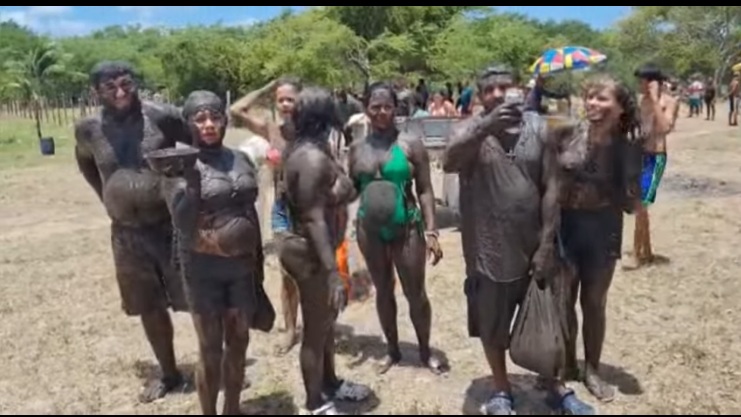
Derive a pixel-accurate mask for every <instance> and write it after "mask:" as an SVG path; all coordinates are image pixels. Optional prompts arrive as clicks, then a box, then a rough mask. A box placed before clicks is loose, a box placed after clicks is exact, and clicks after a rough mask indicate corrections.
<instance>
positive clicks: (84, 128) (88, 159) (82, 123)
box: [75, 119, 103, 201]
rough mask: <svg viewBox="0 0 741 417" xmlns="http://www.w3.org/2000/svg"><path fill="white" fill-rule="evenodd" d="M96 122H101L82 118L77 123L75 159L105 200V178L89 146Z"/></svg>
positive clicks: (94, 189)
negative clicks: (101, 174)
mask: <svg viewBox="0 0 741 417" xmlns="http://www.w3.org/2000/svg"><path fill="white" fill-rule="evenodd" d="M96 123H99V122H98V121H97V120H95V119H82V120H78V121H77V123H75V160H76V161H77V167H78V168H79V169H80V173H81V174H82V176H83V178H85V181H87V183H88V184H89V185H90V187H91V188H92V189H93V191H95V194H96V195H97V196H98V198H99V199H100V200H101V201H103V179H102V178H100V172H99V171H98V166H97V164H96V163H95V158H94V157H93V153H92V152H91V151H90V147H89V143H90V141H91V140H92V134H93V133H92V128H93V127H94V125H95V124H96Z"/></svg>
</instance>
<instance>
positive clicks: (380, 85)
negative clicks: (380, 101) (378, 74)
mask: <svg viewBox="0 0 741 417" xmlns="http://www.w3.org/2000/svg"><path fill="white" fill-rule="evenodd" d="M379 90H386V91H388V93H389V94H390V95H391V100H392V101H393V102H394V107H397V106H398V105H399V99H398V97H397V96H396V91H395V90H394V87H392V86H391V84H389V83H387V82H385V81H376V82H374V83H372V84H371V85H369V86H368V88H366V90H365V97H363V105H365V108H366V109H367V108H368V104H369V103H370V99H371V96H372V95H373V93H375V92H376V91H379Z"/></svg>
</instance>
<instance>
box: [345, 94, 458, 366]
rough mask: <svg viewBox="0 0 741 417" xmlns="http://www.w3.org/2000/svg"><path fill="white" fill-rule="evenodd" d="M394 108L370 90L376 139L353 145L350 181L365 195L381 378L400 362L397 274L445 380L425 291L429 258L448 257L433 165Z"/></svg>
mask: <svg viewBox="0 0 741 417" xmlns="http://www.w3.org/2000/svg"><path fill="white" fill-rule="evenodd" d="M396 105H397V100H396V95H395V94H394V91H393V89H392V88H391V86H389V85H387V84H385V83H374V84H372V85H371V86H370V87H369V89H368V97H367V99H366V112H367V114H368V118H369V120H370V125H371V131H370V133H369V134H368V135H367V136H366V137H365V138H364V139H363V140H360V141H357V142H355V143H353V145H352V146H351V147H350V155H349V170H350V175H351V177H352V179H353V182H354V184H355V187H356V189H357V190H358V192H359V194H360V202H359V207H358V213H357V234H358V245H359V246H360V250H361V252H362V254H363V257H364V258H365V262H366V264H367V266H368V272H369V273H370V276H371V278H372V280H373V284H374V285H375V287H376V309H377V310H378V316H379V319H380V321H381V327H382V329H383V333H384V335H385V337H386V342H387V343H388V357H387V358H386V360H385V361H384V362H383V364H382V365H381V367H380V368H379V369H378V371H379V372H380V373H385V372H387V371H388V370H389V369H390V368H391V367H393V366H394V365H396V364H398V363H399V361H400V360H401V351H400V350H399V332H398V328H397V323H396V315H397V311H396V300H395V296H394V286H395V285H394V283H395V280H394V268H396V271H397V272H398V274H399V279H400V281H401V286H402V288H403V291H404V295H405V296H406V298H407V301H408V302H409V314H410V316H411V319H412V324H413V325H414V330H415V332H416V333H417V339H418V342H419V355H420V359H421V360H422V363H423V364H424V365H425V366H427V367H428V368H429V369H430V370H432V371H433V372H434V373H443V372H444V371H445V369H446V367H447V365H446V364H444V363H443V362H442V361H441V358H437V357H435V356H433V354H432V351H431V348H430V331H431V325H432V309H431V307H430V300H429V299H428V298H427V291H426V288H425V269H426V267H425V263H426V259H427V257H428V256H429V257H430V258H431V259H432V264H433V265H436V264H437V263H438V262H439V261H440V259H442V256H443V253H442V250H441V249H440V245H439V243H438V240H437V239H438V232H437V228H436V226H435V197H434V195H433V189H432V181H431V179H430V160H429V156H428V154H427V149H426V148H425V145H424V142H423V140H422V138H420V137H417V136H414V137H408V136H406V135H404V134H400V133H399V131H398V130H397V128H396V126H395V124H394V114H395V110H396ZM413 191H416V194H417V198H416V199H418V200H419V206H418V205H417V202H416V199H415V197H414V192H413Z"/></svg>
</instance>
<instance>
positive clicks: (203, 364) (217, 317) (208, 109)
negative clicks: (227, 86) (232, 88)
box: [165, 91, 275, 415]
mask: <svg viewBox="0 0 741 417" xmlns="http://www.w3.org/2000/svg"><path fill="white" fill-rule="evenodd" d="M183 117H184V118H185V119H186V121H187V123H188V125H189V126H190V129H191V131H192V132H193V135H194V137H195V138H196V140H195V141H194V145H195V146H196V147H197V148H199V149H200V152H199V154H198V160H197V161H196V165H195V169H194V170H192V171H190V172H187V173H184V175H183V176H182V177H175V178H172V177H166V178H165V184H167V185H169V187H166V188H165V189H166V190H169V192H167V195H168V206H169V207H170V210H171V212H172V217H173V222H174V224H175V229H176V231H177V234H178V250H179V251H178V254H179V256H178V258H179V259H180V261H181V265H182V266H183V268H182V270H183V282H184V285H185V290H186V295H187V297H188V302H189V305H190V310H191V315H192V317H193V324H194V325H195V329H196V335H197V336H198V344H199V351H200V352H199V353H200V357H199V362H198V367H197V370H196V387H197V389H198V399H199V401H200V403H201V410H202V411H203V414H204V415H215V414H216V402H217V398H218V395H219V389H220V388H221V386H222V381H223V386H224V411H223V414H226V415H236V414H239V413H240V410H239V407H240V394H241V391H242V387H243V382H244V367H245V354H246V351H247V345H248V343H249V340H250V337H249V336H250V332H249V329H250V328H257V329H259V330H263V331H269V330H270V329H271V328H272V325H273V321H274V320H275V311H273V309H272V305H270V300H269V299H268V298H267V296H266V295H265V292H264V290H263V288H262V281H263V276H264V273H263V261H264V257H263V252H262V239H261V236H260V226H259V224H258V219H257V210H256V209H255V200H256V198H257V190H258V188H257V176H256V174H257V173H256V172H255V167H254V165H253V164H252V162H251V161H250V160H249V158H248V157H247V156H246V155H245V154H243V153H242V152H239V151H235V150H232V149H230V148H227V147H226V146H224V145H223V141H224V134H225V132H226V122H227V118H226V112H225V109H224V105H223V104H222V101H221V99H219V97H218V96H216V95H215V94H214V93H212V92H210V91H195V92H193V93H191V94H190V96H189V97H188V99H187V100H186V102H185V105H184V106H183Z"/></svg>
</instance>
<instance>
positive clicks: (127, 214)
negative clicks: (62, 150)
mask: <svg viewBox="0 0 741 417" xmlns="http://www.w3.org/2000/svg"><path fill="white" fill-rule="evenodd" d="M165 112H168V113H167V114H172V116H171V117H170V119H171V120H168V122H170V123H178V122H179V120H178V119H177V116H175V114H176V113H177V110H175V109H169V108H167V109H165V110H162V109H160V108H158V107H156V106H153V105H149V104H148V103H143V104H142V110H141V113H140V114H135V115H133V116H129V117H128V118H127V119H125V120H121V121H117V120H115V119H112V118H108V117H103V116H97V117H94V118H90V119H88V120H86V121H84V122H82V123H83V126H84V128H83V133H82V134H81V135H78V136H80V137H79V139H78V146H81V147H83V148H84V150H85V151H86V152H88V153H90V154H92V156H93V158H94V160H95V164H96V166H97V168H98V172H99V174H100V176H101V180H102V183H103V204H104V206H105V208H106V210H107V212H108V215H109V216H110V218H111V219H112V220H113V221H115V222H117V223H121V224H126V225H130V226H146V225H150V224H156V223H161V222H165V221H167V220H168V219H169V213H168V210H167V206H166V204H165V201H164V199H163V198H162V197H161V195H160V182H159V177H158V176H157V175H156V174H154V173H153V172H152V171H151V170H150V169H149V168H148V166H147V163H146V161H145V159H144V155H145V154H146V153H147V152H149V151H153V150H157V149H163V148H169V147H173V146H175V142H176V141H177V140H178V139H180V138H176V137H172V135H170V136H168V135H167V134H166V132H164V131H163V129H162V127H161V126H159V125H158V121H159V120H161V119H163V116H162V114H165ZM165 117H167V116H165Z"/></svg>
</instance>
